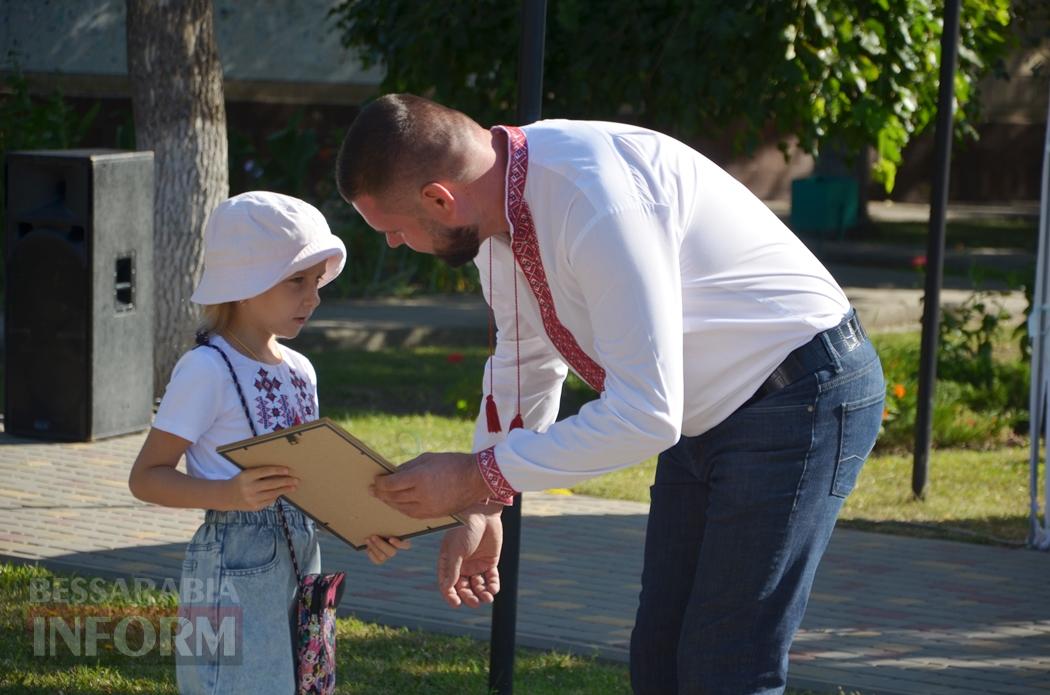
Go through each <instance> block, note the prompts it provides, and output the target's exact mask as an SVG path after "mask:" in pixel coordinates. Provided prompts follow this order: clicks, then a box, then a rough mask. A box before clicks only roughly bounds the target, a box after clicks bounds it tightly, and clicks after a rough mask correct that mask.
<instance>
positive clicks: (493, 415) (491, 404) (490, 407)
mask: <svg viewBox="0 0 1050 695" xmlns="http://www.w3.org/2000/svg"><path fill="white" fill-rule="evenodd" d="M518 417H519V418H520V417H521V416H520V415H519V416H518ZM485 419H486V420H488V423H489V432H499V431H501V430H500V426H499V412H498V411H497V410H496V401H494V400H493V399H492V394H491V393H490V394H489V395H487V396H485ZM511 429H514V425H513V423H511Z"/></svg>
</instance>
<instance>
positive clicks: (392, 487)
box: [372, 453, 491, 519]
mask: <svg viewBox="0 0 1050 695" xmlns="http://www.w3.org/2000/svg"><path fill="white" fill-rule="evenodd" d="M372 491H373V494H375V496H376V497H378V498H379V499H380V500H382V501H383V502H386V503H387V504H389V505H390V506H391V507H393V508H394V509H396V510H398V511H399V512H401V513H402V514H407V515H408V516H410V517H413V518H415V519H433V518H435V517H439V516H444V515H446V514H455V513H456V512H458V511H460V510H463V509H466V508H467V507H470V506H472V505H474V504H477V503H478V501H479V500H483V499H485V498H487V497H488V496H489V495H490V494H491V493H490V492H489V488H488V486H487V485H486V484H485V481H484V479H482V477H481V471H479V470H478V465H477V463H476V462H475V461H474V455H473V454H430V453H427V454H422V455H420V456H417V457H416V458H414V459H412V460H411V461H409V462H407V463H405V464H402V465H401V466H400V467H399V468H398V469H397V470H396V471H395V472H393V473H389V474H385V475H379V476H376V478H375V482H374V483H373V484H372Z"/></svg>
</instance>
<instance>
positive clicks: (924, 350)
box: [911, 0, 959, 498]
mask: <svg viewBox="0 0 1050 695" xmlns="http://www.w3.org/2000/svg"><path fill="white" fill-rule="evenodd" d="M958 47H959V0H946V1H945V4H944V25H943V27H942V29H941V75H940V87H939V91H938V95H937V128H936V131H935V134H934V139H935V141H936V149H935V151H934V161H933V164H934V167H935V169H934V172H933V193H932V195H931V199H930V229H929V233H928V239H927V249H926V293H925V297H924V299H923V312H922V346H921V348H920V353H919V397H918V401H917V403H916V408H917V409H918V410H917V412H916V414H915V460H914V465H913V466H912V473H911V489H912V492H914V493H915V496H916V497H919V498H921V497H922V496H923V493H924V491H925V488H926V471H927V467H928V464H929V459H930V437H931V434H932V430H933V394H934V388H935V386H936V380H937V327H938V326H939V324H940V321H941V283H942V281H943V276H944V263H943V261H944V219H945V212H946V210H947V207H948V174H949V171H948V170H949V167H950V166H951V161H952V116H953V114H954V97H955V89H954V87H955V85H954V80H955V63H956V56H957V53H958Z"/></svg>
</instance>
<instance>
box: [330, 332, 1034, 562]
mask: <svg viewBox="0 0 1050 695" xmlns="http://www.w3.org/2000/svg"><path fill="white" fill-rule="evenodd" d="M874 339H875V343H876V346H877V347H878V349H879V352H880V354H881V355H882V358H883V363H884V367H885V370H886V375H887V383H888V384H889V385H890V388H891V390H892V388H893V387H894V386H895V385H896V384H900V385H901V387H902V388H903V389H904V391H905V395H904V396H903V397H902V398H897V397H896V396H893V395H892V394H891V398H890V400H889V401H888V413H887V420H886V422H885V432H884V433H883V437H882V440H881V444H880V447H879V448H878V449H876V452H875V454H874V455H873V456H872V458H871V459H870V460H869V461H868V463H867V465H866V466H865V468H864V471H863V472H862V473H861V476H860V479H859V482H858V485H857V489H856V490H855V491H854V493H853V494H852V495H851V496H850V498H849V499H848V500H847V503H846V505H845V508H844V510H843V513H842V517H841V522H840V523H841V524H842V525H843V526H849V527H854V528H864V529H869V530H875V531H883V532H889V533H904V534H908V535H920V536H933V537H938V538H951V539H958V540H965V541H976V542H988V539H992V538H998V539H1005V540H1008V541H1012V542H1020V541H1023V540H1024V539H1025V537H1026V534H1027V529H1028V511H1027V510H1028V492H1027V489H1028V488H1027V485H1028V471H1027V460H1028V449H1027V446H1026V440H1025V438H1024V437H1023V436H1021V435H1019V434H1017V432H1016V431H1015V428H1016V427H1018V426H1019V425H1018V423H1020V425H1025V424H1026V423H1025V419H1026V413H1025V412H1023V410H1022V409H1020V408H1019V407H1018V404H1017V403H1016V397H1013V400H1012V401H1011V399H1010V398H1007V397H1006V396H1005V395H1002V396H1001V398H999V397H997V398H999V400H995V401H994V402H993V401H992V400H988V398H989V394H991V395H994V393H993V392H992V391H988V392H974V391H973V390H972V389H969V388H968V387H964V386H958V385H956V384H955V383H954V382H941V383H940V384H939V385H938V396H937V401H936V402H937V409H936V410H935V418H934V421H935V422H934V424H935V449H934V451H933V453H932V457H931V461H930V465H929V470H930V476H929V482H928V485H927V494H926V499H925V500H921V501H920V500H914V499H913V498H912V494H911V455H910V454H909V453H908V448H909V447H910V438H911V432H912V428H913V426H914V424H913V423H914V402H915V391H916V389H917V379H916V377H915V371H916V363H917V360H918V342H919V339H918V334H887V335H879V336H875V338H874ZM486 354H487V351H486V350H485V349H484V348H470V349H440V348H421V349H414V350H388V351H384V352H378V353H367V352H360V351H343V350H341V351H331V352H321V353H315V354H313V355H311V358H312V359H313V360H314V363H315V365H316V366H317V369H318V373H319V382H320V394H321V412H322V413H323V414H326V415H329V416H331V417H333V418H335V419H336V420H337V421H339V422H340V423H342V424H343V425H344V426H346V427H347V428H348V429H350V430H351V431H352V432H354V433H355V434H356V435H358V436H359V437H361V438H362V439H363V440H364V441H365V442H367V443H369V444H370V445H371V446H372V447H373V448H375V449H376V450H377V451H379V452H380V453H381V454H383V455H384V456H386V457H388V458H389V459H391V460H392V461H394V462H398V463H400V462H402V461H406V460H409V459H411V458H413V457H415V456H416V455H418V454H420V453H422V452H424V451H465V450H467V449H469V447H470V444H471V436H472V433H473V428H474V420H473V413H475V412H476V411H477V407H478V402H479V399H480V394H481V378H482V377H481V374H482V367H483V365H484V360H485V356H486ZM450 356H452V358H451V360H450ZM996 357H997V359H999V360H1000V361H1001V362H1002V363H1003V364H1004V365H1006V366H1005V367H1004V368H1003V370H1002V371H1001V372H1000V373H999V374H998V376H997V379H999V380H1000V381H1001V383H999V382H997V384H998V386H996V387H995V388H1000V387H1005V385H1006V384H1009V390H1010V392H1015V391H1017V390H1018V389H1024V388H1026V386H1025V384H1026V373H1023V370H1021V371H1020V372H1019V371H1018V366H1019V365H1020V363H1019V362H1018V354H1017V348H1016V343H1015V341H1014V340H1013V339H1012V338H1009V337H1008V336H1006V335H1005V334H1004V337H1003V338H1002V340H1000V341H999V342H998V343H997V344H996ZM1005 379H1009V380H1010V381H1009V382H1007V381H1002V380H1005ZM1022 382H1023V383H1022ZM993 391H994V389H993ZM592 397H593V393H592V392H590V391H589V390H587V388H586V387H585V386H583V385H582V384H580V382H578V381H575V380H574V381H572V382H570V383H569V384H567V388H566V389H565V396H564V398H563V412H562V414H561V415H562V417H565V416H566V415H568V414H571V413H573V412H575V410H576V409H578V407H579V405H580V404H581V403H583V402H585V401H586V400H588V399H589V398H592ZM982 398H983V399H985V401H986V402H985V403H984V404H983V405H982V403H981V400H982ZM464 403H465V404H466V405H464ZM654 470H655V459H650V460H649V461H646V462H645V463H642V464H640V465H637V466H633V467H631V468H627V469H624V470H621V471H617V472H614V473H611V474H608V475H605V476H601V477H598V478H594V479H591V480H588V481H585V482H583V483H581V484H579V485H577V486H575V487H574V488H573V489H572V491H573V492H574V493H576V494H585V495H593V496H596V497H603V498H607V499H623V500H634V501H639V502H648V500H649V485H650V484H651V483H652V479H653V474H654ZM974 534H976V535H974Z"/></svg>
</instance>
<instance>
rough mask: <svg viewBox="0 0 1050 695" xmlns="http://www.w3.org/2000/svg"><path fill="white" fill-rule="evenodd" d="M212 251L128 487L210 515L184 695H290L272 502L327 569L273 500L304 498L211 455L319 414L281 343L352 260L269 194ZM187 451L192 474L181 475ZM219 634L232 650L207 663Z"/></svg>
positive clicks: (192, 554)
mask: <svg viewBox="0 0 1050 695" xmlns="http://www.w3.org/2000/svg"><path fill="white" fill-rule="evenodd" d="M204 247H205V248H204V274H203V276H202V277H201V280H200V283H199V284H198V286H197V289H196V291H195V292H194V293H193V296H192V297H191V300H192V301H193V302H196V303H198V304H202V305H204V329H203V330H202V332H201V333H200V334H198V337H197V342H198V346H197V347H196V348H195V349H193V350H190V351H189V352H187V353H186V354H185V355H183V356H182V358H181V359H180V360H179V362H178V364H176V365H175V369H174V371H173V372H172V375H171V381H170V382H169V383H168V386H167V389H166V391H165V393H164V398H163V400H162V401H161V404H160V408H159V410H158V411H157V415H156V418H155V419H154V422H153V428H152V429H151V430H150V432H149V435H148V436H147V437H146V441H145V443H144V444H143V445H142V451H141V452H139V455H138V458H137V459H136V460H135V465H134V467H133V468H132V471H131V476H130V479H129V481H128V484H129V487H130V488H131V492H132V494H134V495H135V497H137V498H139V499H141V500H144V501H146V502H152V503H154V504H160V505H164V506H168V507H194V508H201V509H206V510H207V512H206V514H205V517H204V523H203V524H202V525H201V527H200V528H199V529H197V533H196V534H195V535H194V537H193V540H191V541H190V544H189V546H188V547H187V548H186V558H185V560H184V561H183V566H182V582H181V584H180V587H181V595H180V615H181V616H182V617H184V618H187V619H188V620H189V625H188V628H189V632H190V634H189V635H188V636H187V639H186V644H188V645H189V646H190V647H191V648H192V651H193V653H192V654H190V655H179V656H177V659H176V678H177V680H178V685H179V691H180V692H182V693H233V692H238V693H251V692H256V693H279V692H284V693H292V692H295V682H294V681H295V666H294V656H293V645H294V640H295V632H294V625H295V589H296V585H297V580H296V576H295V570H294V569H293V564H292V558H291V553H290V551H289V548H288V543H287V541H286V538H285V533H284V529H283V528H282V525H281V524H280V520H279V515H278V514H277V505H281V510H282V511H283V513H284V517H285V520H286V522H287V526H288V531H289V533H290V535H291V538H292V544H293V546H294V549H295V555H296V558H297V559H298V563H299V570H300V571H301V572H303V573H306V574H310V573H316V572H319V571H320V567H321V556H320V551H319V548H318V543H317V537H316V533H315V529H314V524H313V522H312V521H311V520H310V519H309V518H307V517H305V516H304V515H303V514H302V513H301V512H299V511H298V510H297V509H295V508H294V507H292V506H290V505H288V504H287V503H285V502H283V501H281V500H279V499H278V498H279V497H280V496H281V495H283V494H286V493H289V492H292V491H293V490H295V489H296V485H297V483H298V481H297V480H296V479H295V478H294V477H292V476H291V475H289V471H288V469H286V468H283V467H280V466H267V467H261V468H255V469H251V470H245V471H241V470H240V469H238V468H237V467H236V466H234V465H233V464H232V463H230V462H228V461H226V460H225V459H224V458H223V457H222V456H221V455H219V454H218V453H216V451H215V449H216V447H218V446H221V445H223V444H228V443H230V442H235V441H238V440H241V439H246V438H248V437H251V436H252V434H253V431H254V432H257V433H258V434H264V433H267V432H273V431H275V430H279V429H282V428H285V427H290V426H292V425H297V424H300V423H302V422H306V421H309V420H314V419H316V418H317V386H316V381H317V379H316V375H315V373H314V368H313V365H311V364H310V362H309V360H307V359H306V358H305V357H304V356H303V355H301V354H299V353H298V352H296V351H295V350H292V349H290V348H287V347H285V346H283V345H281V344H280V343H278V342H277V338H294V337H295V336H296V335H298V333H299V331H300V330H302V328H303V325H305V323H306V321H307V320H308V319H309V318H310V314H312V313H313V311H314V309H316V308H317V306H318V304H320V301H321V300H320V298H319V297H318V294H317V291H318V289H319V288H321V287H323V286H324V285H326V284H328V283H329V282H331V281H332V280H333V279H335V277H336V276H337V275H338V274H339V272H340V271H341V270H342V269H343V265H344V263H345V260H346V250H345V248H344V246H343V242H342V241H341V240H340V239H339V238H338V237H336V236H335V235H333V234H332V233H331V231H330V230H329V228H328V224H327V222H325V219H324V217H323V216H322V215H321V213H320V211H319V210H317V209H316V208H314V207H313V206H312V205H309V204H307V203H305V202H303V201H301V200H298V199H296V198H291V197H288V196H285V195H280V194H277V193H269V192H262V191H255V192H251V193H244V194H242V195H239V196H236V197H234V198H230V199H229V200H226V201H224V202H223V203H221V204H220V205H219V206H218V207H217V208H216V209H215V211H214V212H213V213H212V214H211V217H210V218H209V219H208V225H207V228H206V230H205V233H204ZM231 371H232V372H233V373H234V374H236V382H237V383H235V379H234V376H233V374H231ZM238 387H239V389H238ZM248 417H251V419H252V421H253V423H254V428H253V427H252V426H251V425H250V424H249V422H248ZM184 453H185V455H186V473H185V474H184V473H182V472H180V471H178V470H176V468H175V466H176V464H177V463H178V461H179V459H180V457H181V456H182V455H183V454H184ZM409 547H410V546H409V543H408V542H403V541H401V540H399V539H396V538H390V539H381V538H377V537H373V538H370V539H369V541H368V556H369V558H370V559H371V560H372V562H374V563H377V564H379V563H382V562H385V561H386V560H388V559H389V558H391V557H393V555H394V554H395V553H396V552H397V550H398V549H402V550H403V549H407V548H409ZM208 621H210V628H209V629H211V630H213V631H214V632H213V635H205V636H204V637H205V639H203V640H202V638H201V635H200V634H193V633H197V632H200V628H201V627H203V625H202V623H204V622H208ZM224 626H228V627H229V628H230V631H228V632H224V631H223V628H224ZM214 634H219V635H221V636H222V637H223V639H224V640H227V642H226V643H224V644H220V645H218V650H217V653H214V654H208V653H200V652H199V651H198V647H199V646H200V645H201V644H205V645H206V644H207V643H208V640H207V639H206V638H207V637H213V636H214ZM231 640H232V641H233V643H231V642H230V641H231ZM213 641H214V639H213ZM205 651H207V650H205Z"/></svg>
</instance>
